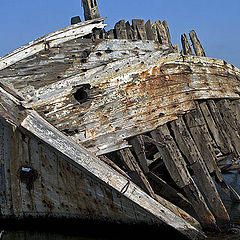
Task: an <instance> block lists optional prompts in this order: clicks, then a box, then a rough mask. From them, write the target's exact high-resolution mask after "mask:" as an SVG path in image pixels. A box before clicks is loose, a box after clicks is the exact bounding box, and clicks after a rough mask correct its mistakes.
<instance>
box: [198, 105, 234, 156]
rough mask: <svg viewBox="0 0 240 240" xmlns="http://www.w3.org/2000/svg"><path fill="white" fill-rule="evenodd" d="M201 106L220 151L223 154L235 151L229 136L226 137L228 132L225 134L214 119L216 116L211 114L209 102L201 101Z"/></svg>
mask: <svg viewBox="0 0 240 240" xmlns="http://www.w3.org/2000/svg"><path fill="white" fill-rule="evenodd" d="M199 106H200V108H201V111H202V114H203V116H204V118H205V120H206V123H207V125H208V128H209V130H210V132H211V134H212V136H213V138H214V140H215V142H216V144H217V146H218V147H219V149H220V151H221V152H222V154H224V155H226V154H230V153H231V152H233V151H234V149H233V147H232V144H231V142H230V141H229V138H228V139H226V134H225V135H224V134H223V130H222V128H220V126H219V125H217V124H216V122H215V121H214V117H213V116H212V114H211V111H210V109H209V108H208V105H207V102H206V101H204V102H201V103H199Z"/></svg>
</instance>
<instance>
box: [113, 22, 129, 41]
mask: <svg viewBox="0 0 240 240" xmlns="http://www.w3.org/2000/svg"><path fill="white" fill-rule="evenodd" d="M114 29H115V31H116V36H117V39H127V38H128V36H127V29H126V24H125V20H120V21H119V22H117V23H116V24H115V27H114Z"/></svg>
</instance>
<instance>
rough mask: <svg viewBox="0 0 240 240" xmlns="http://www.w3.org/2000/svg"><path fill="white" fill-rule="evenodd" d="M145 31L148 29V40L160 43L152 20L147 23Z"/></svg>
mask: <svg viewBox="0 0 240 240" xmlns="http://www.w3.org/2000/svg"><path fill="white" fill-rule="evenodd" d="M145 29H146V34H147V39H148V40H154V41H158V35H157V30H156V28H154V27H153V26H152V23H151V21H150V20H148V21H147V22H146V23H145Z"/></svg>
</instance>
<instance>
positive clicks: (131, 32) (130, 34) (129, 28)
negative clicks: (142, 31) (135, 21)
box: [126, 21, 136, 40]
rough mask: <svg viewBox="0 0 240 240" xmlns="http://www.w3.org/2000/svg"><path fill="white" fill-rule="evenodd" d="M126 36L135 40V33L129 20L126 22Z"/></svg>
mask: <svg viewBox="0 0 240 240" xmlns="http://www.w3.org/2000/svg"><path fill="white" fill-rule="evenodd" d="M126 30H127V38H128V39H131V40H136V34H135V31H134V29H133V28H132V26H131V25H130V23H129V21H127V22H126Z"/></svg>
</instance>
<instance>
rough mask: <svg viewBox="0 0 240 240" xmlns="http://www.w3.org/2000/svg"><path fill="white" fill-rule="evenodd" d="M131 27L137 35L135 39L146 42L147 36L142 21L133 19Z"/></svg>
mask: <svg viewBox="0 0 240 240" xmlns="http://www.w3.org/2000/svg"><path fill="white" fill-rule="evenodd" d="M132 26H133V29H134V30H135V32H136V33H137V39H141V40H147V34H146V29H145V24H144V20H142V19H133V20H132Z"/></svg>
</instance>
